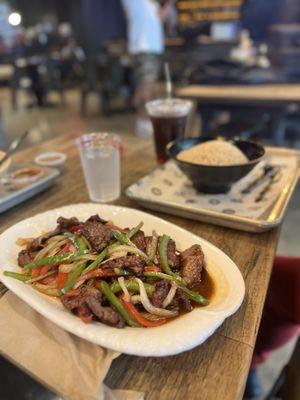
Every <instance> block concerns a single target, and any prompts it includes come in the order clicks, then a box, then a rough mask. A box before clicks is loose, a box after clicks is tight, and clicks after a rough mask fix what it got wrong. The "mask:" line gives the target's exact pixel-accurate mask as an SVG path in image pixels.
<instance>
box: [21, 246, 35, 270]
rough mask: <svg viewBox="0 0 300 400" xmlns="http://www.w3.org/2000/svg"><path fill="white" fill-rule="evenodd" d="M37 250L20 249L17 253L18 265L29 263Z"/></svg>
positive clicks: (22, 265)
mask: <svg viewBox="0 0 300 400" xmlns="http://www.w3.org/2000/svg"><path fill="white" fill-rule="evenodd" d="M37 253H38V252H37V251H28V250H21V251H20V253H19V254H18V264H19V266H20V267H24V266H25V265H26V264H29V263H31V262H32V261H33V260H34V259H35V256H36V255H37Z"/></svg>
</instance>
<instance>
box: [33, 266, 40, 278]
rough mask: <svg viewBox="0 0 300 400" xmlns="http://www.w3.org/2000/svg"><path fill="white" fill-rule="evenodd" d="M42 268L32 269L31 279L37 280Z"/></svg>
mask: <svg viewBox="0 0 300 400" xmlns="http://www.w3.org/2000/svg"><path fill="white" fill-rule="evenodd" d="M42 268H43V266H42V267H37V268H33V269H32V270H31V278H37V277H38V276H40V275H41V271H42Z"/></svg>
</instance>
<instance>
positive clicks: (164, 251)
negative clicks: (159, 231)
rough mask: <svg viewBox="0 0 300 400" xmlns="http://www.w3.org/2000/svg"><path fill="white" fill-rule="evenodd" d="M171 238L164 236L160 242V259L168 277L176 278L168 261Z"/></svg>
mask: <svg viewBox="0 0 300 400" xmlns="http://www.w3.org/2000/svg"><path fill="white" fill-rule="evenodd" d="M169 240H170V238H169V236H167V235H163V236H162V237H161V239H160V241H159V248H158V252H159V258H160V262H161V266H162V269H163V270H164V272H165V273H166V274H168V275H171V276H174V275H175V274H174V272H173V271H172V270H171V268H170V266H169V261H168V243H169Z"/></svg>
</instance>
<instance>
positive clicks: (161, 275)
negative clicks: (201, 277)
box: [144, 271, 185, 286]
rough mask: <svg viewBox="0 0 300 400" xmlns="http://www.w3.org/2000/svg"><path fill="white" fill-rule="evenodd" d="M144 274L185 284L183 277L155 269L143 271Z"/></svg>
mask: <svg viewBox="0 0 300 400" xmlns="http://www.w3.org/2000/svg"><path fill="white" fill-rule="evenodd" d="M144 276H147V277H151V278H158V279H166V280H167V281H171V282H175V283H177V285H181V286H183V285H185V281H184V279H182V278H181V277H180V276H178V275H175V274H174V275H168V274H164V273H163V272H155V271H145V272H144Z"/></svg>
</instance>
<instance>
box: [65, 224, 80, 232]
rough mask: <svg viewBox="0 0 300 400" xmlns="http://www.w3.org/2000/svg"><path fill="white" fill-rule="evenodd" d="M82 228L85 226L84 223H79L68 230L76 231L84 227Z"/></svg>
mask: <svg viewBox="0 0 300 400" xmlns="http://www.w3.org/2000/svg"><path fill="white" fill-rule="evenodd" d="M82 228H83V224H79V225H74V226H71V228H69V229H68V230H69V231H70V232H76V231H79V229H82Z"/></svg>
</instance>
